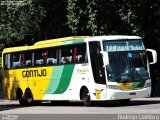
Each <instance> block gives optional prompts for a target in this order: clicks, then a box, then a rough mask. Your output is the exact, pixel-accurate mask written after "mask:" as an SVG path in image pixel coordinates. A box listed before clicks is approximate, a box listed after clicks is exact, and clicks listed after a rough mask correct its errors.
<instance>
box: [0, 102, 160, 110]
mask: <svg viewBox="0 0 160 120" xmlns="http://www.w3.org/2000/svg"><path fill="white" fill-rule="evenodd" d="M152 104H160V100H132V101H131V102H130V103H129V104H128V105H120V104H119V103H118V102H117V101H107V102H96V103H94V104H93V105H92V106H91V107H109V108H110V107H127V106H140V105H152ZM37 106H43V107H84V106H83V104H82V103H81V102H67V101H66V102H62V101H61V102H58V101H55V102H52V103H50V102H42V103H39V104H35V105H32V106H20V105H19V103H18V102H16V103H14V102H7V103H6V102H5V101H1V102H0V111H5V110H12V109H19V108H25V107H37ZM42 109H43V108H42Z"/></svg>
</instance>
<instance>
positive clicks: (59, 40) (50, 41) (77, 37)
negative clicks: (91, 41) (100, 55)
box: [34, 36, 89, 45]
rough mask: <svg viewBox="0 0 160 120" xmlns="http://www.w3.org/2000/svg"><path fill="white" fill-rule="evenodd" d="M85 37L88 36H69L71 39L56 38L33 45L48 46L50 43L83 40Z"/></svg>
mask: <svg viewBox="0 0 160 120" xmlns="http://www.w3.org/2000/svg"><path fill="white" fill-rule="evenodd" d="M87 37H89V36H71V37H64V38H57V39H51V40H44V41H39V42H37V43H35V44H34V45H44V44H50V43H57V42H65V41H71V40H78V39H83V38H87Z"/></svg>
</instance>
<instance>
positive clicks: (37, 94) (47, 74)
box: [27, 66, 54, 100]
mask: <svg viewBox="0 0 160 120" xmlns="http://www.w3.org/2000/svg"><path fill="white" fill-rule="evenodd" d="M53 69H54V67H53V66H49V67H37V68H29V69H28V70H27V71H28V73H29V75H28V84H29V89H30V90H31V92H32V94H33V98H34V100H42V98H43V97H44V95H45V92H46V90H48V91H51V89H47V88H48V86H49V82H53V81H52V80H50V79H51V75H52V71H53Z"/></svg>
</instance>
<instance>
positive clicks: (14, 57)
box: [12, 53, 21, 68]
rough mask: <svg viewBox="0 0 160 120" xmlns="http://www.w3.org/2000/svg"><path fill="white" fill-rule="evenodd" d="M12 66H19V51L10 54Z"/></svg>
mask: <svg viewBox="0 0 160 120" xmlns="http://www.w3.org/2000/svg"><path fill="white" fill-rule="evenodd" d="M12 60H13V61H12V68H20V67H21V53H13V54H12Z"/></svg>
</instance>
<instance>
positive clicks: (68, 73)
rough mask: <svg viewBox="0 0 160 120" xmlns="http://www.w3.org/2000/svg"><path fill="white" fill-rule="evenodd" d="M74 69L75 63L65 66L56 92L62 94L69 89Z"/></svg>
mask: <svg viewBox="0 0 160 120" xmlns="http://www.w3.org/2000/svg"><path fill="white" fill-rule="evenodd" d="M73 70H74V65H65V66H64V69H63V72H62V76H61V80H60V83H59V86H58V88H57V90H56V91H55V92H54V94H62V93H64V92H65V91H66V90H67V88H68V86H69V83H70V81H71V77H72V73H73Z"/></svg>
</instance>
